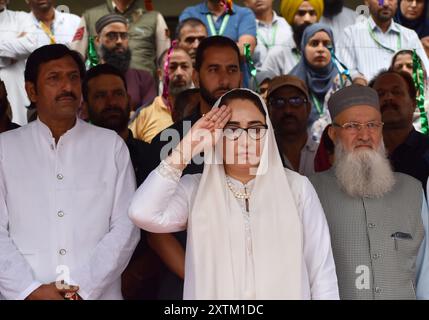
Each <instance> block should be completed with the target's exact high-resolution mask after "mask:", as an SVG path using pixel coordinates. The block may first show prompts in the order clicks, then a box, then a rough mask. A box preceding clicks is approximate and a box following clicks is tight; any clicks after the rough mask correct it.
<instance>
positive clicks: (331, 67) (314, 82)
mask: <svg viewBox="0 0 429 320" xmlns="http://www.w3.org/2000/svg"><path fill="white" fill-rule="evenodd" d="M331 49H332V52H335V45H334V37H333V34H332V31H331V28H329V27H328V26H326V25H324V24H322V23H315V24H312V25H311V26H309V27H308V28H307V29H305V31H304V36H303V38H302V43H301V50H302V52H303V55H302V57H301V59H300V61H299V63H298V64H297V65H296V66H295V67H294V68H293V69H292V71H291V72H290V73H289V74H290V75H293V76H296V77H298V78H300V79H301V80H303V81H304V82H305V83H306V85H307V88H308V92H309V100H310V103H311V105H312V108H311V113H310V116H309V121H308V127H309V130H310V136H311V137H312V139H314V140H315V141H317V142H319V141H320V137H321V135H322V132H323V130H324V129H325V127H326V126H327V125H328V124H329V123H330V122H331V118H330V116H329V112H328V110H327V107H326V100H327V99H328V98H329V96H330V95H331V94H332V92H333V91H335V90H337V89H338V87H339V88H342V87H344V86H346V85H349V84H350V80H349V79H348V78H347V77H346V76H344V75H343V74H339V72H338V66H337V65H336V61H334V59H333V57H332V53H331Z"/></svg>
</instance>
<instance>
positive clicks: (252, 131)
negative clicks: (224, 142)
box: [223, 124, 268, 141]
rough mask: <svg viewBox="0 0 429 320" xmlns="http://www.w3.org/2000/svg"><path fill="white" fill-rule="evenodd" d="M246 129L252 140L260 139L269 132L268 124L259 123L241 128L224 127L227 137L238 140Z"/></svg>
mask: <svg viewBox="0 0 429 320" xmlns="http://www.w3.org/2000/svg"><path fill="white" fill-rule="evenodd" d="M245 131H246V134H247V136H248V137H250V138H251V139H252V140H260V139H262V138H263V137H265V135H266V134H267V131H268V125H266V124H264V125H257V126H252V127H249V128H241V127H225V128H224V129H223V135H224V137H225V138H227V139H228V140H231V141H235V140H238V138H240V136H241V135H242V134H243V132H245Z"/></svg>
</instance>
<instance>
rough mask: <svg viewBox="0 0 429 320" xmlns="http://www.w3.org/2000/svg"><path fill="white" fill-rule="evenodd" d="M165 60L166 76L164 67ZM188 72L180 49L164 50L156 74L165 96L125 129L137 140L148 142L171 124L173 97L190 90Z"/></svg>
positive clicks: (188, 64)
mask: <svg viewBox="0 0 429 320" xmlns="http://www.w3.org/2000/svg"><path fill="white" fill-rule="evenodd" d="M167 59H168V64H167V65H168V67H167V72H168V74H167V75H166V73H165V72H166V70H164V67H165V62H166V61H167ZM192 70H193V68H192V60H191V57H190V56H189V54H188V53H187V52H186V51H185V50H183V49H180V48H173V49H172V51H171V54H170V55H168V51H165V52H164V53H163V54H162V55H161V57H160V60H159V61H158V74H159V77H160V79H162V80H163V83H162V84H163V86H168V96H164V95H163V94H161V95H159V96H157V97H156V98H155V100H154V101H153V103H152V104H151V105H149V106H147V107H145V108H142V109H141V110H140V111H139V112H138V115H137V117H136V118H135V119H134V120H133V121H132V122H131V124H130V126H129V127H130V129H131V131H132V132H133V134H134V136H135V137H136V138H137V139H140V140H143V141H146V142H148V143H150V142H151V141H152V139H153V137H155V136H156V135H157V134H158V133H159V132H161V131H162V130H164V129H165V128H167V127H169V126H171V125H172V124H173V120H172V111H173V108H174V103H175V101H176V97H177V95H178V94H179V93H180V92H182V91H184V90H187V89H189V88H191V87H192ZM166 76H168V79H167V78H166ZM156 156H158V154H157V155H156Z"/></svg>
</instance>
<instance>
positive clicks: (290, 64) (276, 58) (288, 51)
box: [260, 0, 323, 76]
mask: <svg viewBox="0 0 429 320" xmlns="http://www.w3.org/2000/svg"><path fill="white" fill-rule="evenodd" d="M280 13H281V15H282V16H283V17H284V18H285V19H286V22H287V23H288V24H289V25H290V26H291V27H292V32H293V36H292V37H288V40H287V43H286V44H285V45H284V46H281V47H280V46H278V47H275V48H273V49H272V50H270V52H269V54H268V55H267V57H266V59H265V60H264V63H263V64H262V66H261V68H260V69H261V70H263V71H268V72H270V73H271V74H272V75H273V76H280V75H284V74H288V73H289V72H290V71H291V70H292V69H293V68H294V67H295V65H296V64H297V63H298V62H299V60H300V58H301V54H302V52H301V41H302V36H303V34H304V30H305V29H306V28H307V27H308V26H309V25H311V24H313V23H316V22H317V21H319V20H320V17H321V16H322V14H323V0H308V1H307V0H282V2H281V3H280Z"/></svg>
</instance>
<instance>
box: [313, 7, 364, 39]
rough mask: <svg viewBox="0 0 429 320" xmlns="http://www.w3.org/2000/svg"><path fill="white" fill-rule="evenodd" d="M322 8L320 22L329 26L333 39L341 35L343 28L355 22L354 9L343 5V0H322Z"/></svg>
mask: <svg viewBox="0 0 429 320" xmlns="http://www.w3.org/2000/svg"><path fill="white" fill-rule="evenodd" d="M323 2H324V8H325V9H324V10H323V16H322V18H320V23H323V24H326V25H327V26H329V27H331V29H332V32H333V33H334V39H335V41H339V40H340V38H341V37H342V36H343V32H344V29H345V28H346V27H348V26H350V25H352V24H354V23H355V22H356V18H357V14H356V12H355V11H353V10H351V9H349V8H347V7H345V6H344V0H323Z"/></svg>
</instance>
